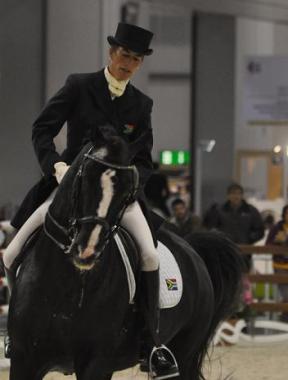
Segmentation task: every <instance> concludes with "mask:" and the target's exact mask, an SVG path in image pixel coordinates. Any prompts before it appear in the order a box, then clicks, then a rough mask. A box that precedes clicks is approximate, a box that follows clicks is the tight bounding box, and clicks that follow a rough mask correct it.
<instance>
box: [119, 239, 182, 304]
mask: <svg viewBox="0 0 288 380" xmlns="http://www.w3.org/2000/svg"><path fill="white" fill-rule="evenodd" d="M114 239H115V242H116V244H117V246H118V249H119V252H120V255H121V257H122V260H123V264H124V267H125V270H126V274H127V281H128V288H129V302H130V303H133V300H134V296H135V292H136V282H135V277H134V273H133V271H132V268H131V265H130V262H129V258H128V256H127V253H126V251H125V247H124V245H123V243H122V241H121V238H120V236H119V235H118V234H115V236H114ZM157 251H158V252H159V259H160V276H159V277H160V290H159V291H160V294H159V304H160V308H161V309H166V308H171V307H174V306H176V305H177V304H178V303H179V302H180V299H181V297H182V292H183V281H182V276H181V272H180V269H179V266H178V264H177V262H176V260H175V258H174V256H173V255H172V253H171V251H170V250H169V249H168V248H167V247H166V246H165V245H164V244H163V243H161V242H160V241H158V247H157Z"/></svg>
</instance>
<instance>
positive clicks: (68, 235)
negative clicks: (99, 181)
mask: <svg viewBox="0 0 288 380" xmlns="http://www.w3.org/2000/svg"><path fill="white" fill-rule="evenodd" d="M93 149H94V146H92V147H91V148H90V149H89V150H88V152H87V153H85V154H84V156H83V160H82V162H81V164H80V166H79V169H78V172H77V174H76V176H75V179H74V183H73V190H72V203H73V209H72V216H71V218H70V219H69V224H68V226H67V227H64V226H62V225H61V224H60V223H58V222H57V220H55V218H54V217H53V216H52V215H51V212H50V210H49V209H48V212H47V215H46V218H45V222H44V232H45V234H46V235H47V236H48V237H49V238H50V239H51V240H52V241H53V242H54V243H55V244H56V245H57V246H58V247H59V248H61V250H63V252H64V253H66V254H68V255H71V252H72V248H73V246H74V243H75V241H76V238H77V236H78V233H79V228H80V227H81V225H83V224H87V223H95V225H97V224H98V225H101V226H102V228H103V229H104V231H105V237H104V243H103V245H102V247H101V250H99V251H97V254H96V255H95V259H97V258H98V257H99V256H100V255H101V253H102V252H103V250H104V248H105V247H106V245H107V243H108V242H109V240H110V239H111V237H112V236H113V235H114V234H115V233H116V231H117V229H118V227H119V223H120V220H121V218H122V216H123V214H124V212H125V210H126V208H127V206H128V205H129V203H130V202H131V200H133V199H134V197H135V194H136V191H137V189H138V184H139V175H138V171H137V169H136V167H135V166H134V165H129V166H124V165H117V164H113V163H110V162H106V161H104V160H103V159H101V158H99V157H96V156H94V155H92V154H91V152H92V151H93ZM87 160H92V161H94V162H96V163H99V164H101V165H104V166H106V167H107V168H109V169H118V170H128V171H131V172H132V178H133V188H132V190H131V191H130V192H129V194H128V195H127V197H126V199H125V202H124V205H123V207H122V209H121V210H120V212H119V213H118V219H117V221H116V223H115V224H113V225H111V224H109V222H108V221H107V220H106V219H104V218H102V217H100V216H97V215H85V216H83V217H81V218H78V217H77V214H78V208H79V195H80V190H81V180H82V176H83V168H84V164H85V162H86V161H87ZM53 231H54V232H53ZM59 232H60V234H62V236H64V241H65V242H63V239H61V240H62V241H60V239H58V238H55V236H54V235H55V234H58V235H59Z"/></svg>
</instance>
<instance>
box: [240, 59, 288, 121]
mask: <svg viewBox="0 0 288 380" xmlns="http://www.w3.org/2000/svg"><path fill="white" fill-rule="evenodd" d="M244 70H245V71H244V86H243V116H244V121H245V122H246V124H247V125H257V126H267V125H268V126H278V125H281V126H288V57H283V56H249V57H246V59H245V67H244Z"/></svg>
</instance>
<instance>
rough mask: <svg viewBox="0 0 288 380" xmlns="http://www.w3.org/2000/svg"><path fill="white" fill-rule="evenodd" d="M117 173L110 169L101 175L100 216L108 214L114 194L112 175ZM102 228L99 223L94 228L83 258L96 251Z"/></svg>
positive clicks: (98, 214) (98, 211)
mask: <svg viewBox="0 0 288 380" xmlns="http://www.w3.org/2000/svg"><path fill="white" fill-rule="evenodd" d="M115 174H116V172H115V170H111V169H108V170H106V171H105V172H104V173H103V174H102V176H101V179H100V183H101V188H102V194H103V197H102V199H101V201H100V203H99V207H98V210H97V216H99V217H100V218H105V217H106V215H107V212H108V209H109V206H110V203H111V200H112V197H113V194H114V188H113V181H112V177H113V176H115ZM101 229H102V226H101V225H99V224H97V225H96V227H95V228H94V229H93V231H92V232H91V235H90V237H89V240H88V243H87V247H86V248H85V250H84V252H82V253H81V254H80V257H81V258H83V259H85V258H87V257H89V256H91V255H92V254H93V253H94V247H95V246H96V244H97V243H98V240H99V235H100V232H101Z"/></svg>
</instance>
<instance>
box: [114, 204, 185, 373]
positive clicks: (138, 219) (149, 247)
mask: <svg viewBox="0 0 288 380" xmlns="http://www.w3.org/2000/svg"><path fill="white" fill-rule="evenodd" d="M120 224H121V225H122V226H123V227H124V228H126V229H127V230H128V231H129V232H130V233H131V235H132V236H133V238H134V239H135V241H136V244H137V246H138V248H139V250H140V254H141V261H142V274H141V278H142V283H143V286H144V289H145V307H146V311H145V312H146V319H147V324H148V327H149V330H150V333H151V337H152V339H153V341H154V344H155V345H156V346H157V347H159V346H161V342H160V338H159V319H160V310H159V255H158V252H157V250H156V248H155V245H154V241H153V238H152V234H151V231H150V228H149V226H148V223H147V220H146V218H145V216H144V214H143V212H142V210H141V207H140V205H139V203H138V202H134V203H132V204H131V205H129V207H128V208H127V209H126V211H125V213H124V215H123V217H122V220H121V223H120ZM155 356H156V365H158V369H159V370H158V371H157V368H156V377H157V375H158V374H159V373H160V372H161V378H162V379H165V378H168V377H171V375H172V374H174V375H175V376H176V375H177V374H178V369H177V367H176V366H175V365H174V363H173V364H172V363H170V362H169V361H167V360H166V358H165V356H164V355H163V353H162V352H161V350H157V351H156V355H155ZM157 372H158V373H157Z"/></svg>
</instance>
